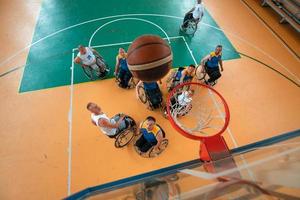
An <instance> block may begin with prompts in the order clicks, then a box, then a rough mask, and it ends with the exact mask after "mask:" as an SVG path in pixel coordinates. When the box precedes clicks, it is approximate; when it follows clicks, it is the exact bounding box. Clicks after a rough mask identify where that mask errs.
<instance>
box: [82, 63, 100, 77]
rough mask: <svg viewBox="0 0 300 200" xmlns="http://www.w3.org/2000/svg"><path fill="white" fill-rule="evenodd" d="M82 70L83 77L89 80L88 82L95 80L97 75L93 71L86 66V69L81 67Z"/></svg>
mask: <svg viewBox="0 0 300 200" xmlns="http://www.w3.org/2000/svg"><path fill="white" fill-rule="evenodd" d="M82 69H83V72H84V74H85V76H86V77H87V78H88V79H90V80H95V77H97V75H96V74H95V73H94V69H93V68H92V67H90V66H87V67H83V66H82Z"/></svg>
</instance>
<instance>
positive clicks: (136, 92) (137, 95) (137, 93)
mask: <svg viewBox="0 0 300 200" xmlns="http://www.w3.org/2000/svg"><path fill="white" fill-rule="evenodd" d="M142 84H143V82H142V81H139V82H138V84H137V85H136V86H135V94H136V98H137V99H139V92H138V88H139V87H140V85H142Z"/></svg>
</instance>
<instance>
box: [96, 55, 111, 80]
mask: <svg viewBox="0 0 300 200" xmlns="http://www.w3.org/2000/svg"><path fill="white" fill-rule="evenodd" d="M96 65H97V66H98V69H97V70H95V71H97V72H96V73H97V77H98V78H99V79H103V78H105V77H106V76H107V74H109V72H110V69H109V67H108V65H107V64H106V62H105V60H104V59H103V58H102V57H101V56H98V55H97V56H96Z"/></svg>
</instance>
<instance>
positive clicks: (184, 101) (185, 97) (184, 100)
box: [178, 91, 192, 106]
mask: <svg viewBox="0 0 300 200" xmlns="http://www.w3.org/2000/svg"><path fill="white" fill-rule="evenodd" d="M191 101H192V98H191V97H189V92H188V91H184V92H183V93H182V94H180V95H179V96H178V103H179V105H181V106H186V105H188V104H189V103H190V102H191Z"/></svg>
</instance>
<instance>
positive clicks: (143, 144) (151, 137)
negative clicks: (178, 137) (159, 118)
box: [135, 116, 163, 153]
mask: <svg viewBox="0 0 300 200" xmlns="http://www.w3.org/2000/svg"><path fill="white" fill-rule="evenodd" d="M140 133H141V134H142V135H141V137H140V138H139V139H138V140H137V141H136V143H135V146H137V147H138V149H139V151H141V153H146V152H147V151H149V149H151V147H154V146H155V148H159V146H160V143H161V141H162V139H163V133H162V130H161V128H160V127H159V126H158V125H157V124H156V120H155V118H154V117H152V116H149V117H147V118H146V120H145V121H144V122H142V123H141V125H140Z"/></svg>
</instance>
